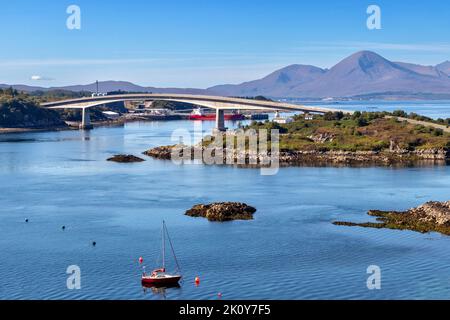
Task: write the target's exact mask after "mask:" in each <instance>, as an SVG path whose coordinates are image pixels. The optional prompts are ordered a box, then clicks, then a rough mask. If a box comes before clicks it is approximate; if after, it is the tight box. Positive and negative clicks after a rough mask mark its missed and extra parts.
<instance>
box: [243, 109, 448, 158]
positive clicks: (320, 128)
mask: <svg viewBox="0 0 450 320" xmlns="http://www.w3.org/2000/svg"><path fill="white" fill-rule="evenodd" d="M392 115H397V116H400V114H399V113H398V112H395V113H393V114H391V113H388V112H355V113H354V114H353V115H346V114H344V113H342V112H334V113H327V114H325V115H316V116H314V119H313V120H305V119H304V117H303V116H302V115H298V116H295V117H294V120H295V121H294V122H292V123H289V124H277V123H273V122H269V121H266V122H264V123H262V122H253V123H252V124H251V125H250V126H247V127H245V128H244V129H268V130H270V129H279V130H280V133H281V136H280V149H281V150H285V151H297V150H311V151H330V150H342V151H383V150H389V149H394V150H408V151H413V150H420V149H435V148H436V149H443V148H444V149H448V148H450V134H448V133H445V132H444V131H443V130H442V129H436V128H432V127H424V126H421V125H413V124H409V123H407V122H406V121H398V120H397V119H396V118H391V119H388V118H385V117H386V116H392ZM404 115H405V114H403V113H402V114H401V116H404ZM406 116H407V117H409V116H408V115H406Z"/></svg>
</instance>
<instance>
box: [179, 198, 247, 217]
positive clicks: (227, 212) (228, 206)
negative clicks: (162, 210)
mask: <svg viewBox="0 0 450 320" xmlns="http://www.w3.org/2000/svg"><path fill="white" fill-rule="evenodd" d="M255 212H256V209H255V208H254V207H251V206H249V205H247V204H245V203H240V202H218V203H212V204H198V205H195V206H193V207H192V208H191V209H189V210H187V211H186V215H187V216H190V217H204V218H207V219H208V220H209V221H231V220H252V219H253V214H254V213H255Z"/></svg>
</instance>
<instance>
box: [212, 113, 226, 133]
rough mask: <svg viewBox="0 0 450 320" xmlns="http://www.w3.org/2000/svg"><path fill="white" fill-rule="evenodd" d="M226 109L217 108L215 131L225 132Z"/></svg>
mask: <svg viewBox="0 0 450 320" xmlns="http://www.w3.org/2000/svg"><path fill="white" fill-rule="evenodd" d="M225 131H227V128H225V111H224V110H223V109H216V126H215V127H214V130H213V133H217V132H225Z"/></svg>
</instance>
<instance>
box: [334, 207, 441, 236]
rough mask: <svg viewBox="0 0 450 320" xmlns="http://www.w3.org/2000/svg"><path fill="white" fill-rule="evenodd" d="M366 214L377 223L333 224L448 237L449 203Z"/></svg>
mask: <svg viewBox="0 0 450 320" xmlns="http://www.w3.org/2000/svg"><path fill="white" fill-rule="evenodd" d="M368 214H369V215H370V216H373V217H377V222H367V223H352V222H334V224H335V225H340V226H358V227H367V228H388V229H399V230H411V231H417V232H421V233H427V232H439V233H442V234H445V235H450V201H446V202H427V203H425V204H423V205H421V206H419V207H417V208H412V209H409V210H407V211H404V212H397V211H379V210H371V211H369V212H368Z"/></svg>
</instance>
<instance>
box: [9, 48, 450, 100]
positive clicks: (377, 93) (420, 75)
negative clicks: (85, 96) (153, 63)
mask: <svg viewBox="0 0 450 320" xmlns="http://www.w3.org/2000/svg"><path fill="white" fill-rule="evenodd" d="M9 86H10V85H2V84H0V87H9ZM99 86H100V89H101V91H102V92H105V91H107V92H110V91H118V90H123V91H129V92H154V93H167V92H173V93H191V94H211V95H225V96H240V97H247V96H258V95H263V96H267V97H274V98H305V99H306V98H311V99H323V98H350V97H367V98H370V97H384V98H395V97H408V96H410V97H415V98H421V97H426V98H432V97H437V98H439V97H440V98H450V61H446V62H443V63H441V64H438V65H436V66H423V65H418V64H411V63H404V62H393V61H389V60H387V59H385V58H383V57H382V56H380V55H378V54H377V53H375V52H371V51H361V52H357V53H355V54H353V55H351V56H349V57H347V58H345V59H344V60H342V61H341V62H339V63H338V64H336V65H335V66H333V67H332V68H330V69H322V68H319V67H315V66H310V65H299V64H295V65H290V66H287V67H285V68H282V69H280V70H277V71H275V72H273V73H271V74H269V75H268V76H266V77H264V78H262V79H258V80H254V81H249V82H244V83H241V84H226V85H218V86H214V87H211V88H208V89H193V88H192V89H191V88H186V89H183V88H154V87H142V86H138V85H135V84H133V83H130V82H124V81H104V82H100V83H99ZM13 87H14V88H16V89H18V90H23V91H36V90H43V91H48V90H54V89H60V90H69V91H90V92H95V90H96V85H95V83H92V84H88V85H76V86H67V87H58V88H41V87H30V86H25V85H13Z"/></svg>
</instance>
